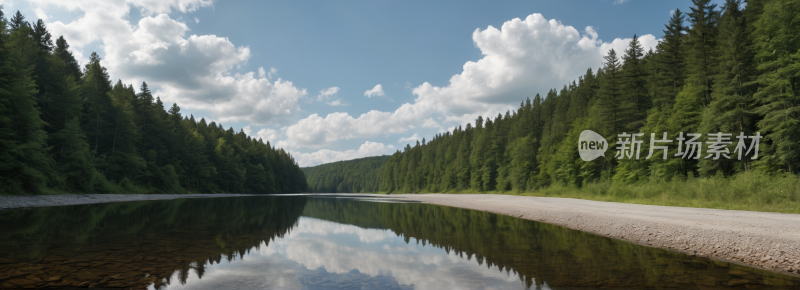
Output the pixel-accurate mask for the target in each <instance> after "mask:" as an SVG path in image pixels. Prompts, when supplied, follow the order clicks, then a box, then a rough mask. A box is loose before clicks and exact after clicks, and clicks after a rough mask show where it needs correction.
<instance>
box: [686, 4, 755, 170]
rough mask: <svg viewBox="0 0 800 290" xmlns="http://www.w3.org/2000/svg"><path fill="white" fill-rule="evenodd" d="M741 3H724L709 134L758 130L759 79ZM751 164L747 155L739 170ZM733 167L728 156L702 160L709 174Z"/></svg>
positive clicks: (708, 114) (707, 119)
mask: <svg viewBox="0 0 800 290" xmlns="http://www.w3.org/2000/svg"><path fill="white" fill-rule="evenodd" d="M740 6H741V1H738V0H727V1H726V2H725V6H723V14H722V19H721V21H720V24H719V37H718V42H717V45H718V49H717V51H718V52H719V55H718V56H717V62H718V66H719V67H718V69H717V70H718V71H719V74H718V75H717V76H716V77H715V79H714V87H713V88H714V90H713V91H712V97H713V101H712V102H711V105H710V106H709V109H708V110H707V111H706V112H705V114H704V120H703V124H702V125H701V127H702V128H701V131H702V132H704V133H706V134H708V133H717V132H726V133H733V134H732V135H733V136H736V135H739V132H744V133H746V135H747V136H750V135H752V133H753V132H754V131H755V127H754V125H755V124H754V122H753V117H754V116H753V113H752V111H753V105H754V103H753V93H754V92H755V90H756V89H757V86H758V82H756V79H755V75H756V73H755V71H754V66H753V62H752V61H753V57H754V54H753V52H752V50H751V47H752V45H751V43H750V39H749V38H748V35H747V27H746V21H745V19H744V14H743V13H742V11H741V10H740V9H739V7H740ZM731 150H732V148H731ZM747 164H748V160H747V158H745V159H744V160H742V161H741V168H739V170H742V171H747ZM732 166H733V161H730V160H727V159H719V160H706V159H704V160H702V161H701V162H700V167H701V171H702V172H703V174H704V175H707V176H710V175H713V174H714V172H715V170H723V171H724V172H725V173H728V174H729V173H732V170H734V169H733V168H732Z"/></svg>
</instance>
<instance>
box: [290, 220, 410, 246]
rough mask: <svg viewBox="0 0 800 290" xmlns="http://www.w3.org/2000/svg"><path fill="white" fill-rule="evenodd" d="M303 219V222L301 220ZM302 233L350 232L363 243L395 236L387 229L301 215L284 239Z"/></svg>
mask: <svg viewBox="0 0 800 290" xmlns="http://www.w3.org/2000/svg"><path fill="white" fill-rule="evenodd" d="M304 220H305V222H303V221H304ZM303 234H312V235H315V236H329V235H334V234H350V235H356V236H358V239H359V240H360V241H361V242H364V243H375V242H380V241H383V240H384V239H389V238H394V237H396V236H395V234H394V233H392V232H391V231H389V230H377V229H363V228H359V227H356V226H352V225H343V224H340V223H335V222H329V221H324V220H318V219H312V218H307V217H301V218H300V221H299V222H298V225H297V227H295V228H294V229H292V231H291V232H289V234H288V235H287V236H286V237H285V239H292V238H294V237H297V236H300V235H303Z"/></svg>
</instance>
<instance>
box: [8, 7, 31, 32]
mask: <svg viewBox="0 0 800 290" xmlns="http://www.w3.org/2000/svg"><path fill="white" fill-rule="evenodd" d="M10 25H11V32H12V33H13V32H14V31H17V30H19V29H20V28H23V27H30V25H29V24H28V22H26V21H25V16H23V15H22V13H20V12H19V10H17V14H14V16H12V17H11V23H10Z"/></svg>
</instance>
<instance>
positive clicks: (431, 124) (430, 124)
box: [422, 118, 440, 128]
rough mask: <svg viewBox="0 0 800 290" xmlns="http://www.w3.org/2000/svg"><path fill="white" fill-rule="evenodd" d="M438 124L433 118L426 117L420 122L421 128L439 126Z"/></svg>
mask: <svg viewBox="0 0 800 290" xmlns="http://www.w3.org/2000/svg"><path fill="white" fill-rule="evenodd" d="M439 126H440V125H439V123H436V121H435V120H433V118H427V119H425V122H423V123H422V127H423V128H439Z"/></svg>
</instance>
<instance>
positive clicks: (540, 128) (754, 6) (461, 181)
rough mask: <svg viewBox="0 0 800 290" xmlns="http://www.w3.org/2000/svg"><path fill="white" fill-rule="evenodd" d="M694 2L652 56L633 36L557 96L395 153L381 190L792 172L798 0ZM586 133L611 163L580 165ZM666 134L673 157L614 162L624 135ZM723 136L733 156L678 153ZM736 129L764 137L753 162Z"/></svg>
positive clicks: (799, 71)
mask: <svg viewBox="0 0 800 290" xmlns="http://www.w3.org/2000/svg"><path fill="white" fill-rule="evenodd" d="M692 3H693V6H692V7H691V9H690V11H689V12H688V13H684V12H683V11H680V10H675V12H674V13H673V14H672V16H671V18H670V20H669V22H668V23H667V24H666V25H665V30H664V37H663V39H662V41H661V42H660V43H659V44H658V45H657V47H656V49H655V50H649V51H645V50H644V49H643V48H642V45H641V43H640V42H639V40H638V38H637V37H636V35H634V37H633V39H632V40H631V41H630V43H629V45H628V47H627V49H625V50H624V51H621V52H617V51H614V50H613V49H612V50H610V51H609V52H608V53H607V55H605V57H604V64H603V67H601V68H600V69H598V70H597V71H596V72H594V71H593V70H592V69H591V68H590V69H588V70H587V71H586V73H585V74H584V75H583V76H580V77H579V78H578V79H577V81H572V82H570V83H568V84H566V85H564V86H563V87H562V88H561V89H560V90H556V89H552V90H550V91H549V92H548V93H547V94H545V95H543V96H542V95H539V94H536V96H535V97H534V98H533V100H531V99H530V98H528V99H527V100H525V101H523V102H522V103H521V104H520V106H519V108H518V109H517V110H515V111H513V112H506V113H505V114H498V115H497V116H496V117H493V118H491V117H485V118H484V117H478V118H477V120H475V122H474V123H471V124H467V125H466V126H465V127H463V128H462V127H461V126H459V127H458V128H455V129H454V130H453V132H446V133H443V134H437V135H436V136H434V137H433V138H432V139H431V140H429V141H427V142H426V140H425V139H423V140H422V142H417V144H416V145H415V146H413V147H412V146H410V145H407V146H406V147H405V148H404V149H403V151H402V152H401V151H399V150H398V151H397V152H396V153H395V154H394V155H392V157H391V158H390V159H389V161H388V162H387V163H386V165H385V166H383V167H382V169H381V171H382V172H381V175H380V176H379V177H378V179H377V181H378V182H379V183H380V191H387V192H447V191H451V192H452V191H476V192H484V191H507V190H514V191H530V190H535V189H537V188H543V187H547V186H550V185H553V184H561V185H567V186H577V187H581V186H583V185H585V184H587V183H592V182H612V183H615V184H629V183H636V182H658V181H667V180H673V179H683V178H690V177H695V176H717V175H722V176H731V175H735V174H737V173H743V172H748V171H760V172H765V173H768V174H794V173H797V171H798V165H800V38H798V37H797V35H800V2H798V1H796V0H772V1H762V0H751V1H747V2H746V3H744V2H742V1H740V0H726V1H725V3H724V4H723V6H722V7H717V5H716V4H712V3H711V1H710V0H693V1H692ZM583 130H593V131H595V132H598V133H600V134H601V135H602V136H604V137H605V138H606V140H607V141H608V146H609V147H610V150H608V151H606V155H605V157H602V158H598V159H595V160H593V161H590V162H586V161H583V160H581V159H580V158H579V154H578V147H577V145H578V138H579V135H580V133H581V132H582V131H583ZM663 132H666V133H667V138H666V139H669V140H672V141H673V143H671V144H669V147H668V154H667V155H668V156H669V158H667V159H663V158H661V156H662V155H661V154H660V153H661V152H660V151H656V153H657V155H656V157H655V158H645V156H646V155H647V153H648V152H649V150H650V144H649V142H643V144H641V149H640V150H641V152H644V153H643V154H642V156H641V158H639V159H636V158H617V157H615V152H614V149H615V148H617V146H620V145H622V144H618V141H620V139H618V135H619V134H622V133H627V134H640V133H641V134H642V136H644V137H643V138H642V139H644V140H648V139H647V137H650V136H651V133H653V134H655V136H656V139H664V138H662V137H663V135H662V133H663ZM718 132H723V133H730V134H731V138H730V139H731V141H732V143H730V144H727V146H722V147H723V148H722V149H727V150H728V151H729V152H730V153H729V154H728V155H729V156H730V158H718V159H714V158H705V157H706V154H703V156H700V157H699V158H697V159H695V158H691V156H690V157H689V158H687V157H686V156H683V157H681V155H680V154H679V152H683V151H679V150H682V149H683V148H680V149H679V146H676V145H678V144H679V143H678V142H679V141H678V140H679V139H680V138H683V137H684V136H683V135H682V134H683V133H699V134H702V138H700V139H698V140H697V142H702V145H703V146H706V145H707V144H706V142H710V140H709V138H708V137H709V136H708V134H712V133H718ZM740 133H742V134H743V135H744V136H757V134H758V136H763V138H762V139H760V148H759V149H760V150H759V151H758V152H759V154H758V158H757V159H752V157H754V154H753V152H752V151H751V152H750V153H749V154H750V155H746V156H744V158H737V157H738V156H736V155H737V154H732V153H734V152H735V151H736V150H737V148H735V145H737V142H736V141H737V138H736V136H737V135H739V134H740ZM640 140H641V139H640ZM686 140H689V138H686ZM747 140H748V143H747V145H748V146H750V147H752V142H751V141H752V139H747ZM681 142H683V141H681ZM620 143H622V142H620ZM723 145H724V144H723ZM654 149H655V147H654ZM684 153H685V152H684ZM703 153H707V152H706V151H705V150H704V151H703ZM684 155H686V154H684Z"/></svg>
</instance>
